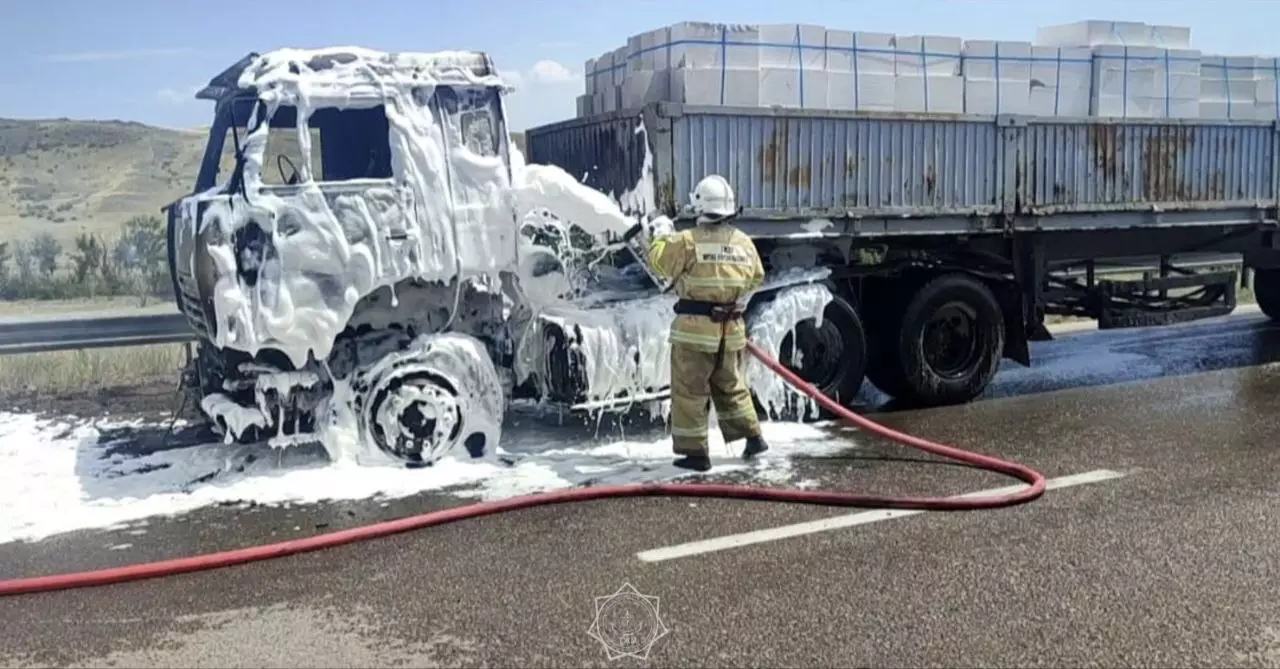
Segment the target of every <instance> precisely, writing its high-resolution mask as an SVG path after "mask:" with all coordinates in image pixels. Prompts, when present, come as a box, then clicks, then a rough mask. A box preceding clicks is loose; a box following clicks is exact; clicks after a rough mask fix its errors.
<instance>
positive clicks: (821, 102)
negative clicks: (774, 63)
mask: <svg viewBox="0 0 1280 669" xmlns="http://www.w3.org/2000/svg"><path fill="white" fill-rule="evenodd" d="M828 75H829V73H828V72H825V71H823V70H818V69H813V70H804V69H800V68H796V67H762V68H760V88H759V91H760V97H759V102H758V104H759V105H760V106H761V107H788V108H796V109H824V108H826V106H827V86H828Z"/></svg>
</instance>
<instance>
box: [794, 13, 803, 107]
mask: <svg viewBox="0 0 1280 669" xmlns="http://www.w3.org/2000/svg"><path fill="white" fill-rule="evenodd" d="M796 60H798V61H799V66H800V108H801V109H804V46H803V45H801V43H800V24H796Z"/></svg>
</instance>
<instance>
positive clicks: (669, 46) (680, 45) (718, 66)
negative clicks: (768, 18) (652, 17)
mask: <svg viewBox="0 0 1280 669" xmlns="http://www.w3.org/2000/svg"><path fill="white" fill-rule="evenodd" d="M632 44H633V45H636V46H638V47H639V50H638V51H637V52H636V55H635V56H634V57H633V58H632V65H631V68H630V70H631V72H630V78H629V79H628V81H627V82H626V83H625V84H624V89H625V91H624V95H623V97H624V103H625V104H626V106H627V107H634V106H639V103H640V102H641V101H643V102H644V103H648V102H658V101H669V102H683V103H686V104H700V105H725V106H733V107H755V106H758V105H759V104H760V85H761V82H760V79H761V75H760V69H761V67H760V51H761V49H760V30H759V28H758V27H757V26H754V25H731V24H722V23H699V22H692V21H686V22H683V23H676V24H673V25H671V26H667V27H665V28H659V29H657V30H651V31H649V32H647V33H642V34H641V35H639V36H638V39H634V41H633V42H632Z"/></svg>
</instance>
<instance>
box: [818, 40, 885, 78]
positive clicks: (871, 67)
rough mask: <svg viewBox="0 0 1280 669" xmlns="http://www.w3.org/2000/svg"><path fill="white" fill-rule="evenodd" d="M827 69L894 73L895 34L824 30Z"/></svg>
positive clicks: (856, 72) (865, 72)
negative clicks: (825, 35)
mask: <svg viewBox="0 0 1280 669" xmlns="http://www.w3.org/2000/svg"><path fill="white" fill-rule="evenodd" d="M826 34H827V65H826V70H827V71H828V72H850V73H853V74H859V75H861V74H872V75H884V74H894V73H895V72H896V70H895V69H894V68H895V67H896V62H897V51H896V50H895V49H896V45H895V44H894V41H895V37H894V36H893V35H891V34H889V33H867V32H854V31H852V30H828V31H826Z"/></svg>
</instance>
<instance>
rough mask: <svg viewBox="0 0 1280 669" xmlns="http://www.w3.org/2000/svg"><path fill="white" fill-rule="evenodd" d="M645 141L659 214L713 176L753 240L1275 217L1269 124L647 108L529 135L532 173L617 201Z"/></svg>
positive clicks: (637, 173) (630, 181)
mask: <svg viewBox="0 0 1280 669" xmlns="http://www.w3.org/2000/svg"><path fill="white" fill-rule="evenodd" d="M642 119H643V122H644V128H645V130H646V134H637V133H636V129H637V128H638V127H639V124H640V121H641V120H642ZM646 135H647V139H648V148H649V151H650V154H649V155H650V156H651V157H652V160H653V182H654V184H655V187H654V188H655V191H656V201H657V203H658V205H659V208H660V209H662V210H663V211H664V213H667V214H668V215H675V214H677V213H678V211H679V208H680V207H681V206H682V205H683V203H684V202H685V201H686V200H687V194H688V193H689V192H691V191H692V189H693V186H694V184H696V183H697V181H698V179H700V178H702V177H703V176H705V175H707V174H712V173H718V174H723V175H725V176H726V177H727V178H728V179H729V180H730V182H731V183H733V184H734V186H735V188H736V189H737V192H738V198H739V204H741V205H743V207H744V214H743V217H742V220H743V222H744V223H748V224H752V223H754V224H755V225H754V226H753V233H755V234H759V233H762V232H765V231H766V230H769V229H770V226H773V228H774V229H777V231H778V233H780V234H786V232H785V229H787V228H793V227H794V225H795V224H804V223H807V222H808V221H811V220H812V219H815V218H818V219H828V220H831V221H832V222H833V225H834V226H835V227H834V228H832V229H828V232H847V233H852V234H859V233H861V234H877V233H878V234H911V233H913V232H918V233H925V232H928V233H944V232H982V231H991V232H995V231H1000V230H1007V229H1009V228H1010V227H1013V228H1031V229H1048V228H1082V227H1133V226H1143V225H1181V224H1186V225H1191V224H1198V223H1222V222H1249V221H1260V220H1274V218H1275V207H1276V206H1277V174H1280V169H1278V167H1277V164H1276V161H1277V157H1278V156H1280V152H1278V149H1277V130H1276V124H1274V123H1269V122H1221V121H1212V122H1211V121H1204V122H1201V121H1182V120H1170V119H1143V120H1119V119H1116V120H1110V119H1064V118H1028V117H999V118H997V117H992V116H940V115H924V114H915V115H912V114H868V113H853V112H833V111H818V110H782V109H736V108H725V107H688V106H682V105H678V104H671V103H660V104H656V105H651V106H649V107H646V108H645V109H643V110H635V111H623V112H614V113H612V114H609V115H606V116H601V117H593V118H586V119H575V120H572V121H567V122H565V123H560V124H556V125H554V126H547V127H543V128H537V129H533V130H530V131H529V133H528V135H527V140H528V146H529V153H530V156H529V157H530V160H531V162H540V163H550V164H556V165H560V166H561V167H564V168H565V169H566V170H567V171H569V172H570V173H571V174H574V175H575V176H579V177H582V176H584V175H585V176H586V179H587V183H589V184H592V185H593V186H596V187H597V188H601V190H604V191H605V192H612V193H614V194H620V193H621V192H624V191H626V190H629V189H632V188H634V187H635V185H636V184H637V183H638V182H639V181H640V177H641V169H640V168H641V166H642V165H643V162H644V157H645V144H644V142H643V140H642V139H641V138H643V137H645V136H646ZM597 184H598V185H597ZM602 186H603V187H602ZM783 221H788V222H791V223H792V224H793V225H792V226H786V225H782V222H783Z"/></svg>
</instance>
